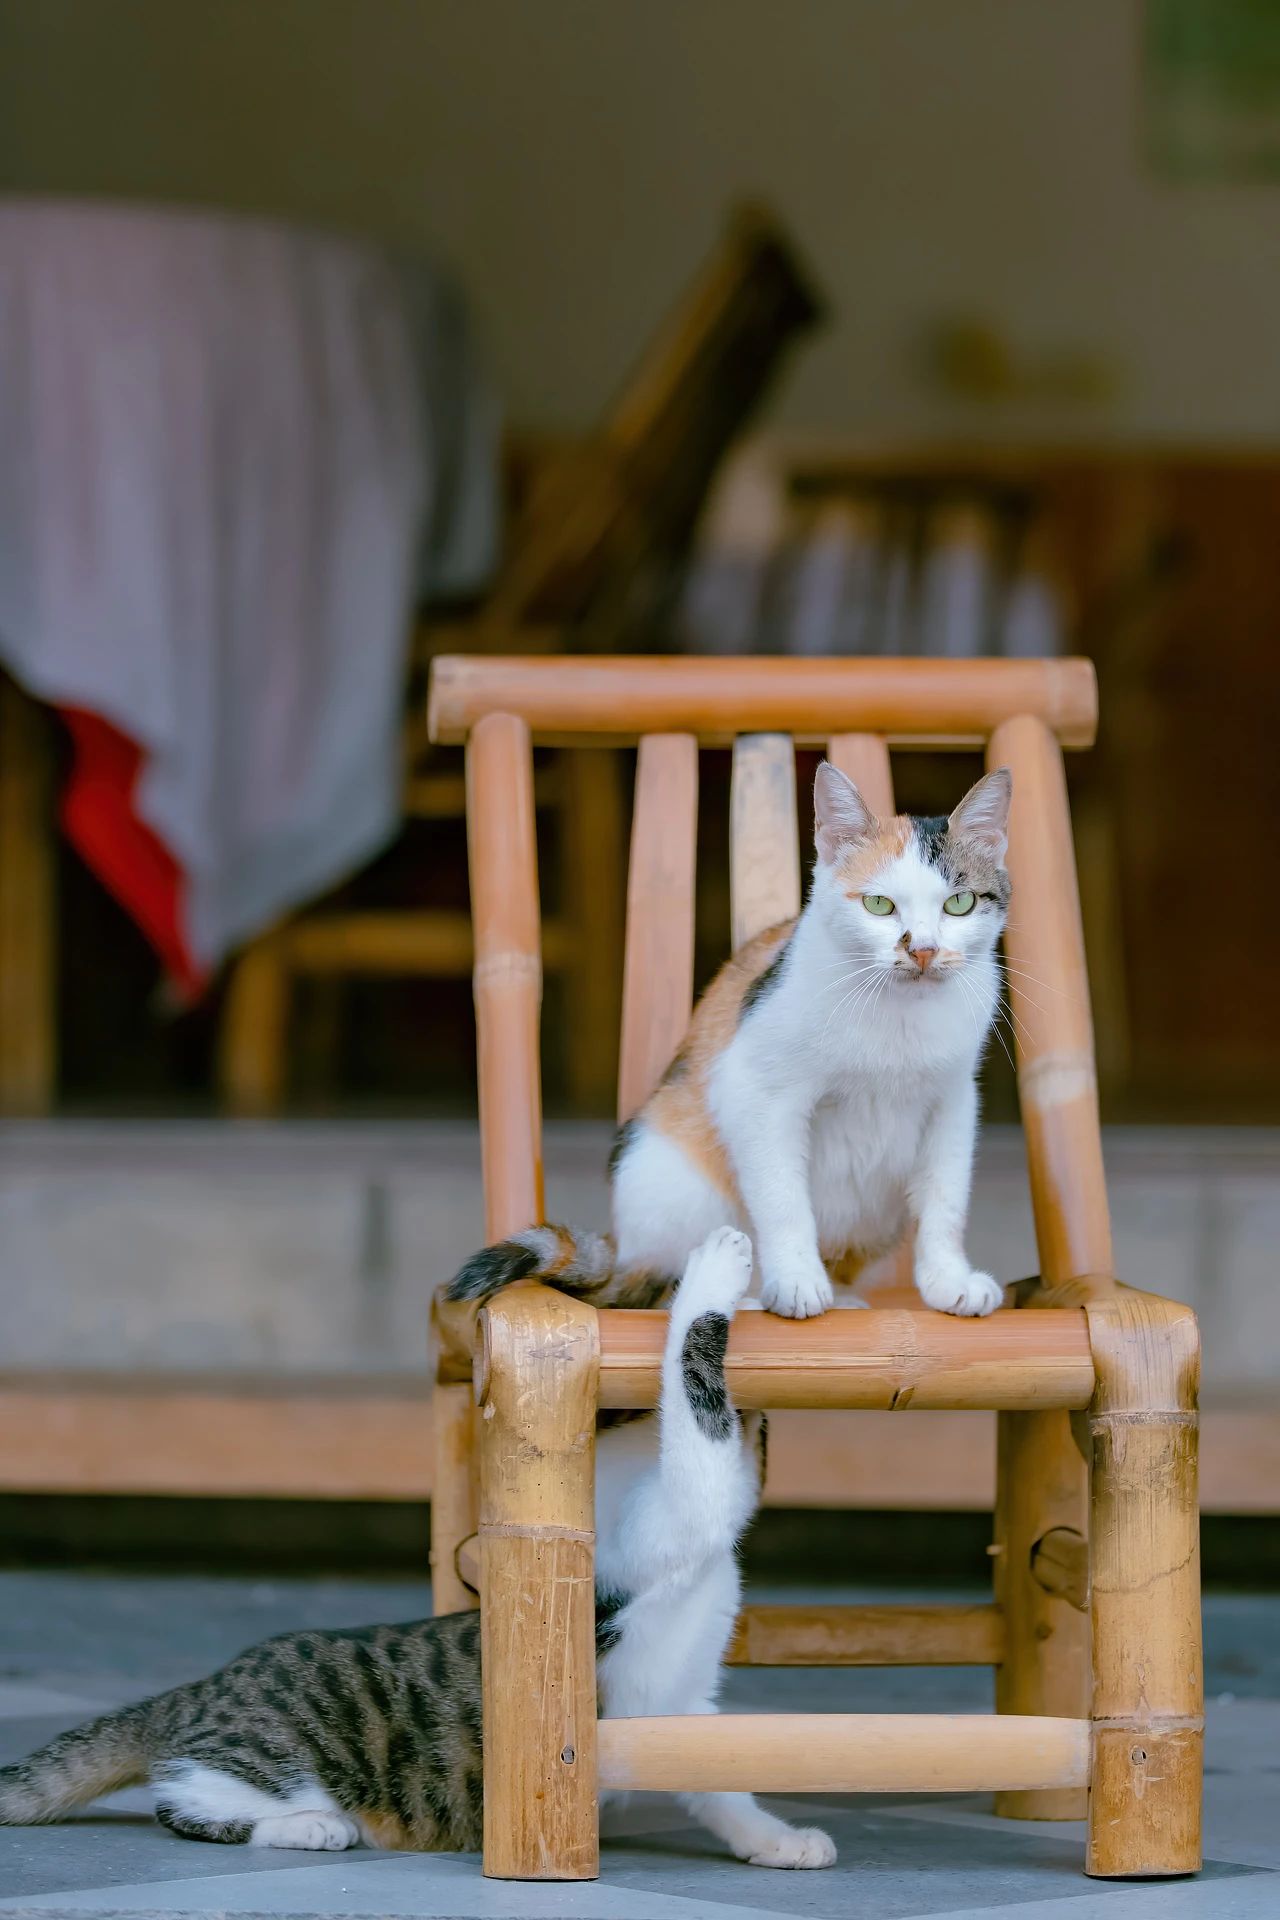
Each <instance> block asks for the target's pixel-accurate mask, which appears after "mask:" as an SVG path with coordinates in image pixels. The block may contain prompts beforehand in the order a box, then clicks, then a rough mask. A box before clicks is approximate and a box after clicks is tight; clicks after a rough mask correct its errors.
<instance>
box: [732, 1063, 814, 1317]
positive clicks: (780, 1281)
mask: <svg viewBox="0 0 1280 1920" xmlns="http://www.w3.org/2000/svg"><path fill="white" fill-rule="evenodd" d="M735 1045H736V1043H731V1044H730V1047H729V1049H728V1051H726V1052H725V1053H724V1054H723V1055H722V1056H721V1059H720V1062H719V1064H718V1066H717V1068H716V1070H715V1072H714V1073H713V1076H712V1092H711V1096H710V1097H711V1099H712V1101H713V1104H714V1109H715V1117H716V1124H717V1126H718V1127H719V1129H720V1136H721V1138H722V1140H723V1141H724V1143H725V1146H726V1148H727V1149H728V1153H729V1158H730V1160H731V1161H732V1162H733V1168H734V1172H735V1173H736V1175H737V1178H738V1190H739V1192H740V1193H741V1194H742V1197H743V1200H744V1202H745V1204H746V1207H747V1210H748V1212H749V1213H750V1215H751V1223H752V1225H753V1226H754V1228H755V1231H756V1251H757V1253H758V1254H759V1258H760V1272H761V1290H760V1297H761V1300H762V1301H763V1303H764V1305H765V1306H766V1307H768V1308H769V1309H770V1310H771V1311H772V1312H773V1313H781V1314H785V1315H786V1316H787V1317H788V1318H789V1319H792V1320H804V1319H807V1318H809V1316H810V1315H812V1314H816V1313H825V1312H826V1310H827V1308H828V1307H829V1306H830V1305H831V1303H832V1301H833V1299H834V1297H835V1296H834V1294H833V1293H832V1290H831V1281H830V1278H829V1276H828V1274H827V1270H826V1268H825V1267H824V1266H823V1264H822V1255H821V1253H820V1252H819V1251H818V1223H817V1221H816V1220H815V1218H814V1213H813V1202H812V1199H811V1198H810V1194H809V1134H810V1128H811V1126H812V1115H811V1113H810V1111H809V1107H808V1095H807V1092H806V1091H805V1090H804V1089H803V1088H794V1087H785V1086H779V1085H778V1084H776V1083H774V1084H767V1083H764V1082H763V1081H761V1082H760V1083H757V1076H756V1075H754V1074H753V1072H752V1069H751V1065H750V1062H749V1060H747V1059H745V1058H744V1057H743V1055H742V1054H741V1053H739V1052H735V1051H734V1047H735Z"/></svg>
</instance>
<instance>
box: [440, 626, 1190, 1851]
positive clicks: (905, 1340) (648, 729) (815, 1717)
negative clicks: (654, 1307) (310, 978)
mask: <svg viewBox="0 0 1280 1920" xmlns="http://www.w3.org/2000/svg"><path fill="white" fill-rule="evenodd" d="M1096 707H1097V702H1096V692H1095V687H1094V679H1093V672H1092V668H1091V666H1090V664H1089V663H1088V662H1087V661H1084V660H1054V661H1005V660H976V661H970V660H966V661H933V660H870V659H868V660H842V661H817V660H781V659H777V660H772V659H752V660H723V659H721V660H709V659H708V660H700V659H690V658H681V659H670V660H667V659H654V658H647V659H599V658H596V659H581V660H574V659H566V658H553V659H527V658H525V659H507V660H499V659H474V658H469V659H441V660H439V661H437V663H436V668H435V676H434V682H433V688H432V696H431V725H432V731H433V735H434V737H435V738H436V739H438V740H441V741H451V742H465V744H466V748H467V797H468V819H469V836H470V852H471V887H472V896H471V897H472V912H473V916H474V922H475V1000H476V1012H477V1020H478V1044H479V1068H480V1122H481V1135H482V1154H483V1162H484V1185H485V1204H486V1222H487V1234H488V1237H489V1238H490V1239H497V1238H500V1237H502V1236H504V1235H506V1234H508V1233H512V1232H515V1231H517V1230H518V1229H520V1228H522V1227H526V1226H528V1225H529V1224H530V1223H531V1222H534V1221H537V1220H540V1219H541V1218H542V1207H543V1198H542V1155H541V1138H540V1136H541V1112H540V1097H539V1081H538V1014H539V999H540V979H541V976H540V964H539V917H538V884H537V872H536V857H535V847H534V810H533V763H532V749H533V746H534V744H535V743H538V742H553V743H555V744H556V745H559V746H579V745H580V746H583V747H590V746H599V745H602V744H608V745H614V746H616V745H620V744H621V745H631V744H637V743H638V746H639V754H638V761H637V772H636V793H635V814H634V823H633V829H632V838H631V865H630V881H629V895H628V910H627V929H626V961H625V994H624V1001H625V1004H624V1011H623V1024H622V1054H621V1070H620V1092H619V1111H620V1113H621V1115H622V1116H623V1117H624V1118H625V1117H626V1116H627V1115H629V1114H630V1113H632V1112H634V1111H635V1110H636V1108H637V1107H639V1106H640V1105H641V1103H642V1102H643V1101H644V1099H645V1098H646V1096H647V1095H648V1094H649V1092H650V1091H651V1089H652V1088H653V1086H654V1085H655V1084H656V1082H657V1080H658V1079H659V1077H660V1076H661V1074H662V1072H663V1071H664V1069H665V1067H666V1066H667V1064H668V1062H669V1061H670V1059H671V1057H672V1055H673V1054H674V1052H675V1050H676V1047H677V1046H678V1044H679V1042H680V1039H681V1037H682V1035H683V1032H684V1028H685V1025H686V1023H687V1020H688V1017H689V1012H690V1003H691V996H692V986H693V932H694V919H693V914H694V854H695V838H696V816H697V784H698V749H699V748H700V747H724V746H730V745H731V746H732V748H733V783H732V790H731V901H732V919H733V940H734V945H735V946H737V945H740V944H741V943H742V942H743V941H744V940H746V939H749V938H750V937H751V936H752V935H753V934H756V933H758V932H759V931H760V930H761V929H762V928H763V927H765V926H768V925H771V924H773V923H774V922H776V921H778V920H781V919H784V918H786V917H787V916H788V915H791V914H793V913H795V912H796V911H797V910H798V908H799V904H800V875H799V861H798V840H799V836H798V832H797V825H796V793H795V765H794V745H795V743H796V742H800V743H802V744H804V745H820V746H823V747H825V749H826V751H827V753H828V755H829V757H830V758H831V759H832V760H833V761H834V762H835V763H836V765H837V766H839V767H841V768H843V770H844V771H845V772H847V773H848V774H850V775H851V776H852V777H853V778H854V779H855V780H856V781H857V783H858V785H859V786H860V787H861V789H862V791H863V793H864V794H865V796H866V797H867V799H868V800H869V801H870V803H871V805H872V806H873V807H875V808H876V809H877V810H878V811H892V792H891V785H890V761H889V749H890V748H891V747H893V748H899V747H901V748H910V747H913V746H928V747H930V748H931V749H936V748H938V747H954V748H969V749H973V748H981V749H983V750H985V752H986V756H987V760H988V764H989V765H990V766H993V767H995V766H1007V767H1009V768H1010V769H1011V770H1012V773H1013V793H1014V798H1013V811H1012V819H1011V824H1010V832H1009V855H1008V865H1009V870H1010V873H1011V875H1012V879H1013V916H1012V920H1011V922H1010V925H1009V927H1008V929H1007V931H1006V934H1005V947H1006V952H1007V955H1008V959H1009V968H1010V971H1009V989H1010V993H1011V996H1012V1002H1013V1008H1014V1012H1015V1014H1016V1028H1017V1034H1018V1062H1017V1065H1018V1083H1019V1089H1020V1095H1021V1105H1022V1116H1023V1124H1024V1127H1025V1131H1026V1144H1027V1156H1028V1160H1029V1164H1030V1174H1031V1189H1032V1199H1033V1202H1034V1211H1035V1224H1036V1236H1037V1241H1038V1245H1039V1255H1040V1268H1041V1271H1040V1276H1039V1279H1038V1280H1037V1281H1035V1282H1029V1281H1028V1282H1024V1283H1022V1285H1021V1286H1019V1287H1018V1288H1017V1289H1016V1294H1017V1297H1018V1304H1017V1308H1016V1310H1013V1309H1006V1310H1002V1311H1000V1312H998V1313H996V1314H994V1315H993V1316H992V1317H991V1318H990V1319H986V1320H957V1319H951V1318H948V1317H947V1316H946V1315H944V1314H940V1313H933V1312H930V1311H928V1310H927V1309H925V1308H924V1307H923V1306H918V1307H915V1308H913V1309H904V1308H898V1307H892V1306H891V1307H883V1308H873V1309H872V1310H870V1311H868V1312H861V1313H851V1312H847V1311H844V1312H842V1311H833V1312H830V1313H827V1314H825V1315H823V1316H822V1317H821V1318H819V1319H815V1320H804V1321H790V1320H783V1319H779V1318H776V1317H774V1316H773V1315H771V1314H764V1313H750V1314H742V1315H740V1316H739V1317H738V1319H737V1321H736V1323H735V1324H734V1326H733V1329H732V1333H731V1337H730V1341H729V1350H728V1359H727V1377H728V1381H729V1385H730V1391H731V1393H732V1396H733V1399H734V1401H735V1403H736V1404H737V1405H738V1406H739V1407H740V1408H754V1407H766V1408H775V1407H779V1408H780V1407H802V1408H809V1407H826V1408H844V1407H848V1408H879V1409H883V1410H884V1411H885V1412H886V1413H890V1414H891V1413H892V1412H893V1411H894V1410H895V1409H898V1408H902V1407H905V1406H906V1405H907V1404H908V1403H910V1405H911V1406H912V1407H913V1408H989V1409H992V1410H994V1411H995V1412H996V1414H997V1415H998V1441H997V1496H996V1512H995V1528H994V1531H995V1541H994V1546H993V1549H992V1551H993V1567H994V1586H995V1592H994V1604H993V1605H991V1606H990V1607H986V1608H973V1607H946V1606H938V1607H904V1608H891V1607H874V1608H859V1607H839V1608H836V1607H812V1606H808V1607H806V1606H794V1607H774V1606H770V1607H752V1606H747V1607H745V1608H744V1611H743V1615H742V1618H741V1620H740V1622H739V1627H738V1633H737V1638H736V1641H735V1645H734V1652H733V1654H732V1656H731V1657H732V1658H734V1659H736V1660H737V1661H739V1662H740V1663H742V1664H747V1665H764V1666H808V1665H812V1666H857V1665H939V1666H942V1665H952V1664H967V1665H974V1664H981V1665H991V1666H993V1667H994V1669H995V1676H996V1679H995V1704H996V1708H997V1712H996V1713H995V1715H994V1716H988V1715H964V1714H910V1715H898V1714H835V1713H833V1714H769V1715H754V1714H748V1715H741V1714H733V1715H725V1716H723V1717H716V1716H673V1717H670V1718H661V1719H617V1720H608V1719H606V1720H599V1721H597V1717H596V1679H595V1653H594V1644H595V1642H594V1588H593V1566H592V1553H593V1538H594V1535H593V1528H594V1513H593V1441H594V1433H595V1418H596V1411H597V1408H601V1407H624V1408H626V1407H629V1408H637V1407H652V1406H654V1405H655V1404H656V1401H657V1397H658V1386H659V1374H660V1364H661V1355H662V1345H663V1329H664V1323H665V1315H664V1314H662V1313H654V1312H636V1311H618V1310H604V1311H600V1312H597V1311H595V1310H593V1309H592V1308H591V1307H589V1306H585V1305H583V1304H582V1303H581V1302H579V1301H576V1300H572V1299H569V1298H567V1297H565V1296H563V1295H561V1294H557V1293H555V1292H553V1291H551V1290H548V1289H546V1288H543V1287H536V1286H531V1285H527V1286H519V1287H515V1288H512V1289H510V1290H508V1291H507V1292H505V1293H503V1294H502V1295H500V1296H499V1297H498V1298H497V1299H495V1300H493V1301H492V1302H491V1303H490V1304H489V1306H488V1307H487V1308H486V1309H484V1310H482V1311H481V1312H480V1313H479V1315H478V1316H476V1315H474V1314H472V1313H469V1312H468V1311H467V1310H465V1309H463V1308H461V1307H448V1308H444V1309H442V1310H440V1311H438V1313H437V1332H438V1339H437V1347H438V1355H439V1378H440V1384H439V1387H438V1390H437V1393H436V1398H435V1407H436V1423H437V1426H436V1439H437V1458H436V1478H435V1500H434V1507H433V1520H432V1533H433V1542H434V1545H433V1563H434V1583H435V1600H436V1605H437V1607H438V1608H441V1609H445V1610H448V1609H452V1608H457V1607H464V1606H468V1605H472V1604H474V1595H473V1593H472V1591H471V1588H470V1586H469V1585H468V1584H467V1583H466V1582H465V1581H464V1578H463V1574H464V1573H465V1572H466V1571H467V1570H468V1565H469V1560H468V1549H467V1546H466V1543H467V1542H469V1541H471V1540H472V1539H473V1538H475V1539H477V1541H478V1556H477V1560H478V1574H475V1575H473V1578H474V1579H475V1580H476V1581H477V1582H478V1587H479V1594H480V1605H481V1611H482V1645H483V1661H484V1752H485V1788H484V1868H485V1872H486V1873H488V1874H492V1875H496V1876H499V1877H503V1878H515V1879H552V1880H554V1879H564V1880H578V1879H590V1878H591V1877H593V1876H594V1875H595V1874H596V1873H597V1872H598V1870H599V1840H598V1823H597V1791H598V1789H601V1788H616V1789H626V1788H639V1789H652V1788H659V1789H670V1790H676V1791H713V1790H719V1789H751V1790H755V1791H759V1792H765V1793H768V1792H774V1793H822V1792H828V1793H830V1792H841V1793H846V1792H858V1793H866V1792H892V1793H899V1794H900V1793H910V1792H921V1793H939V1792H960V1793H972V1792H985V1791H993V1792H994V1793H995V1795H996V1810H997V1812H999V1813H1002V1814H1006V1815H1008V1816H1010V1817H1012V1818H1021V1819H1071V1818H1077V1817H1080V1816H1082V1815H1083V1814H1084V1813H1085V1811H1086V1800H1087V1813H1088V1844H1087V1855H1086V1861H1085V1871H1086V1872H1087V1873H1089V1874H1093V1875H1097V1876H1101V1877H1120V1876H1125V1875H1159V1874H1185V1873H1193V1872H1195V1870H1196V1869H1197V1868H1198V1866H1199V1865H1200V1791H1201V1747H1202V1726H1203V1722H1202V1705H1203V1697H1202V1687H1203V1683H1202V1672H1201V1649H1200V1594H1199V1547H1198V1512H1197V1501H1196V1442H1197V1420H1196V1395H1197V1384H1198V1375H1199V1346H1198V1339H1197V1331H1196V1323H1195V1319H1194V1316H1193V1315H1192V1314H1191V1313H1190V1312H1189V1311H1188V1310H1187V1309H1186V1308H1185V1307H1181V1306H1177V1305H1174V1304H1172V1303H1170V1302H1168V1301H1165V1300H1161V1299H1157V1298H1155V1297H1153V1296H1151V1295H1149V1294H1143V1293H1137V1292H1133V1291H1130V1290H1127V1289H1125V1288H1124V1287H1122V1286H1120V1285H1119V1284H1118V1283H1117V1282H1116V1280H1115V1279H1114V1278H1113V1277H1112V1273H1111V1264H1112V1261H1111V1236H1110V1228H1109V1224H1108V1216H1107V1196H1106V1187H1105V1182H1104V1177H1103V1166H1102V1150H1101V1142H1100V1136H1099V1128H1098V1107H1097V1094H1096V1086H1095V1076H1094V1062H1093V1040H1092V1032H1091V1025H1090V1019H1089V1012H1088V982H1087V977H1086V971H1085V956H1084V943H1083V935H1082V930H1081V922H1080V908H1079V900H1078V894H1077V888H1076V876H1075V866H1074V860H1073V856H1072V845H1071V821H1070V816H1069V812H1068V804H1067V791H1066V784H1065V780H1064V776H1063V764H1062V750H1063V748H1072V747H1084V746H1088V745H1089V743H1090V742H1091V740H1092V739H1093V734H1094V727H1095V721H1096ZM1032 977H1034V979H1035V980H1036V981H1038V982H1039V985H1037V987H1036V989H1035V994H1034V998H1033V997H1031V996H1029V995H1028V994H1026V993H1025V992H1023V991H1022V988H1021V985H1020V983H1021V982H1022V981H1023V980H1024V979H1028V978H1032Z"/></svg>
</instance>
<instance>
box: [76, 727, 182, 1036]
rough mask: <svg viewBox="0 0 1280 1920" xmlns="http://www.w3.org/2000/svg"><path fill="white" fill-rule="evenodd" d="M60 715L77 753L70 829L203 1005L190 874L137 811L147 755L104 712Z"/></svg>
mask: <svg viewBox="0 0 1280 1920" xmlns="http://www.w3.org/2000/svg"><path fill="white" fill-rule="evenodd" d="M58 712H59V713H60V714H61V716H62V718H63V720H64V721H65V723H66V726H67V730H68V732H69V733H70V735H71V743H72V749H73V755H72V765H71V772H70V775H69V777H68V780H67V785H66V789H65V791H64V793H63V796H62V808H61V815H62V827H63V831H64V832H65V834H66V836H67V838H68V840H70V842H71V844H72V846H73V847H74V848H75V849H76V851H77V853H78V854H79V855H80V857H81V859H82V860H83V861H84V862H85V864H86V865H87V866H88V867H89V868H91V869H92V871H93V872H94V873H95V874H96V875H97V876H98V879H99V880H101V882H102V884H103V886H104V887H106V889H107V891H108V892H109V893H111V894H113V895H114V896H115V898H116V899H117V900H118V901H119V902H120V905H121V906H122V907H123V908H124V910H125V912H126V913H127V914H129V916H130V917H131V918H132V919H133V920H135V921H136V922H137V924H138V926H139V927H140V928H141V929H142V931H143V933H144V934H145V935H146V937H147V939H148V940H149V941H150V942H151V945H152V946H153V947H154V948H155V950H156V952H157V953H158V954H159V956H160V958H161V960H162V961H163V962H164V965H165V969H166V971H167V972H168V974H169V976H170V978H171V980H172V981H173V983H174V985H175V986H176V987H177V988H178V989H179V991H180V992H181V993H182V995H183V996H184V998H186V999H195V998H196V996H197V995H198V994H199V993H200V992H201V991H202V989H203V988H204V986H205V984H206V977H207V976H206V974H205V973H204V971H203V970H202V969H201V968H200V967H198V966H197V965H196V963H195V961H194V960H193V959H192V957H191V954H190V951H189V950H188V947H187V941H186V935H185V933H184V930H183V910H184V906H185V893H186V876H185V875H184V873H183V871H182V868H181V867H180V866H179V865H178V863H177V861H176V860H175V859H174V857H173V855H172V854H171V853H170V852H169V849H168V848H167V847H166V846H165V845H164V843H163V841H161V840H158V839H157V838H156V836H155V834H154V833H153V832H152V831H151V828H150V827H149V826H147V824H146V822H145V821H143V820H140V819H139V818H138V815H137V813H136V811H135V800H136V797H137V791H138V781H139V779H140V777H141V774H142V769H143V767H144V765H145V764H146V756H145V755H144V753H143V751H142V749H141V747H139V746H138V744H137V742H136V741H133V740H130V738H129V737H128V735H127V734H124V733H121V732H120V731H119V729H118V728H116V727H113V726H112V725H111V722H110V721H109V720H104V719H103V718H102V717H101V715H100V714H96V713H86V712H85V711H84V710H83V709H82V708H79V707H59V708H58Z"/></svg>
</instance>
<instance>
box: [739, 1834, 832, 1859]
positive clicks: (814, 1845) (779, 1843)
mask: <svg viewBox="0 0 1280 1920" xmlns="http://www.w3.org/2000/svg"><path fill="white" fill-rule="evenodd" d="M748 1858H749V1859H750V1861H751V1865H752V1866H753V1867H831V1866H834V1865H835V1858H836V1844H835V1841H834V1840H833V1839H832V1838H831V1836H830V1834H827V1833H824V1832H823V1831H822V1829H821V1827H784V1828H783V1829H782V1832H781V1833H779V1834H777V1835H775V1837H774V1838H773V1839H772V1840H771V1841H770V1842H769V1844H768V1845H767V1846H765V1847H762V1848H761V1850H760V1852H759V1853H753V1854H750V1855H749V1856H748Z"/></svg>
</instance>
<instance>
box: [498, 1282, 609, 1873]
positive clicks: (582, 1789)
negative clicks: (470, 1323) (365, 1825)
mask: <svg viewBox="0 0 1280 1920" xmlns="http://www.w3.org/2000/svg"><path fill="white" fill-rule="evenodd" d="M481 1326H482V1333H483V1343H484V1351H485V1355H486V1361H487V1364H486V1369H485V1390H484V1398H483V1402H482V1406H481V1418H480V1422H479V1425H480V1436H481V1437H480V1569H481V1581H480V1588H481V1603H480V1617H481V1664H482V1670H483V1674H484V1756H485V1760H484V1871H485V1873H486V1874H488V1875H490V1876H492V1877H495V1878H498V1879H508V1880H552V1879H554V1880H590V1879H594V1878H595V1876H596V1874H597V1873H598V1872H599V1834H598V1812H597V1803H596V1681H595V1580H594V1539H595V1534H594V1527H595V1517H594V1500H595V1489H594V1452H595V1416H596V1380H597V1370H598V1362H599V1349H598V1345H597V1337H596V1316H595V1313H594V1311H593V1310H592V1309H591V1308H590V1307H587V1306H584V1305H583V1304H582V1303H581V1302H580V1301H576V1300H570V1299H568V1298H566V1297H565V1296H564V1295H562V1294H557V1293H552V1292H551V1291H550V1290H549V1289H547V1288H543V1287H517V1288H513V1289H510V1290H509V1291H508V1292H507V1293H505V1294H504V1295H502V1296H501V1297H500V1298H499V1299H498V1300H496V1301H494V1302H493V1303H492V1304H491V1305H490V1306H489V1307H488V1308H487V1309H486V1310H485V1311H484V1312H483V1313H482V1315H481Z"/></svg>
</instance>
